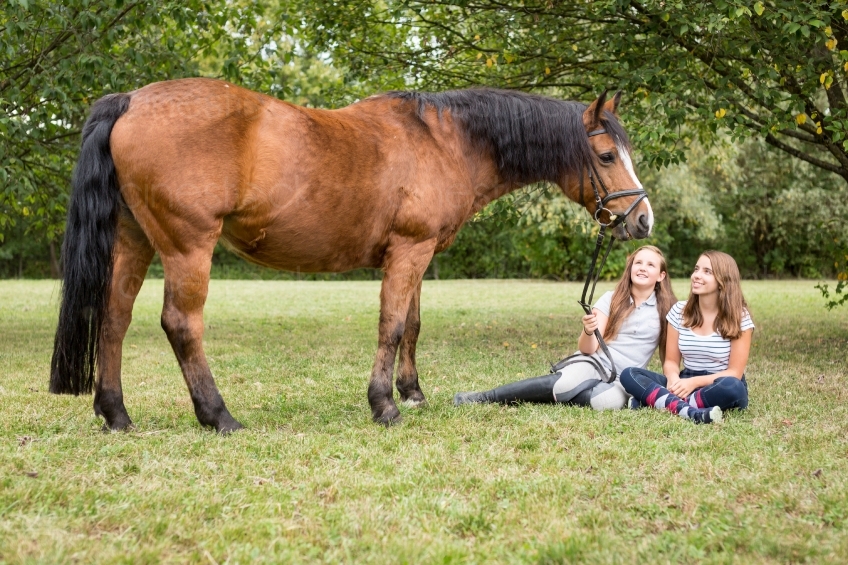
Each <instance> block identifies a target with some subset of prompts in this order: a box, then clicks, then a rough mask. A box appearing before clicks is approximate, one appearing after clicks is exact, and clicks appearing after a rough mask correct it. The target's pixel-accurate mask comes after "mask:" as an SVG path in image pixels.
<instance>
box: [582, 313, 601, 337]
mask: <svg viewBox="0 0 848 565" xmlns="http://www.w3.org/2000/svg"><path fill="white" fill-rule="evenodd" d="M596 329H598V317H597V316H595V313H594V312H592V313H591V314H586V315H585V316H583V333H585V334H586V335H592V334H594V333H595V330H596Z"/></svg>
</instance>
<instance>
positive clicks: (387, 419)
mask: <svg viewBox="0 0 848 565" xmlns="http://www.w3.org/2000/svg"><path fill="white" fill-rule="evenodd" d="M373 418H374V422H375V423H377V424H383V425H384V426H386V427H389V426H392V425H394V424H399V423H400V421H401V417H400V410H398V409H397V406H395V405H394V404H392V405H391V406H389V407H388V408H387V409H385V410H383V412H382V413H381V414H374V415H373Z"/></svg>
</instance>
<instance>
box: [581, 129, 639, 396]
mask: <svg viewBox="0 0 848 565" xmlns="http://www.w3.org/2000/svg"><path fill="white" fill-rule="evenodd" d="M604 133H607V130H606V129H597V130H594V131H590V132H589V133H588V134H587V135H588V136H589V137H593V136H595V135H601V134H604ZM587 172H588V175H589V182H590V183H591V184H592V191H593V193H594V196H595V221H596V222H598V225H599V226H600V229H599V230H598V240H597V242H596V243H595V251H594V253H593V254H592V264H591V266H590V267H589V272H588V273H587V274H586V283H585V284H584V285H583V295H582V296H581V298H580V300H578V303H579V304H580V306H582V307H583V310H584V311H585V312H586V314H591V313H592V306H591V304H592V300H593V298H594V296H595V286H596V285H597V284H598V279H599V278H600V276H601V271H602V270H603V268H604V264H605V263H606V261H607V257H608V256H609V254H610V251H612V244H613V242H615V236H613V235H610V239H609V243H608V244H607V248H606V251H604V254H603V256H602V257H601V261H600V263H599V262H598V257H599V256H600V253H601V248H602V247H603V245H604V238H605V237H606V231H607V228H613V229H615V228H616V227H618V226H619V225H621V224H622V223H623V222H624V221H626V220H627V216H628V215H629V214H630V213H631V212H632V211H633V210H635V209H636V206H638V205H639V203H640V202H641V201H642V200H644V199H645V198H647V197H648V193H647V192H645V190H644V189H641V188H634V189H631V190H620V191H618V192H610V191H609V190H607V187H606V185H605V184H604V180H603V179H602V178H601V176H600V175H599V174H598V170H597V169H596V168H595V163H594V161H590V162H589V169H588V171H587ZM595 179H597V182H596V180H595ZM598 184H600V185H601V189H602V190H603V192H604V196H603V197H601V193H600V191H599V190H598ZM627 196H638V198H636V200H634V201H633V202H632V203H631V204H630V206H628V207H627V209H626V210H625V211H624V213H623V214H613V213H612V211H611V210H609V209H607V207H606V205H607V204H608V203H609V202H610V201H612V200H615V199H616V198H624V197H627ZM580 203H581V204H583V205H584V206H586V201H585V200H584V197H583V175H580ZM604 210H606V212H607V214H609V218H610V221H609V222H606V223H604V222H603V221H602V220H601V214H603V212H604ZM590 284H591V285H592V289H591V291H589V285H590ZM587 293H588V294H589V299H588V300H587V299H586V294H587ZM595 339H597V340H598V345H599V346H600V348H601V351H602V352H603V354H604V355H606V357H607V359H609V362H610V367H611V371H610V375H609V377H608V380H607V378H606V374H605V373H603V372H602V373H601V376H602V378H603V380H604V381H605V382H608V383H609V382H613V381H614V380H615V379H616V378H618V372H617V370H616V367H615V361H613V358H612V355H611V354H610V352H609V348H607V344H606V343H605V342H604V338H603V336H601V332H599V331H598V330H595Z"/></svg>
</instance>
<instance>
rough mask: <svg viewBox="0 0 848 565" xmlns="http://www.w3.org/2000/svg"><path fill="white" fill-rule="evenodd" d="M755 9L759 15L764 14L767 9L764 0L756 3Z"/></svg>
mask: <svg viewBox="0 0 848 565" xmlns="http://www.w3.org/2000/svg"><path fill="white" fill-rule="evenodd" d="M754 11H755V12H756V13H757V15H758V16H762V15H763V12H764V11H765V7H764V6H763V3H762V2H757V3H755V4H754Z"/></svg>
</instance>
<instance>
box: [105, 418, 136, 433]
mask: <svg viewBox="0 0 848 565" xmlns="http://www.w3.org/2000/svg"><path fill="white" fill-rule="evenodd" d="M134 429H135V424H133V423H132V421H131V420H130V419H129V418H127V420H126V421H125V422H112V423H111V424H110V423H109V422H103V425H102V426H101V427H100V431H101V432H103V433H109V432H131V431H133V430H134Z"/></svg>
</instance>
